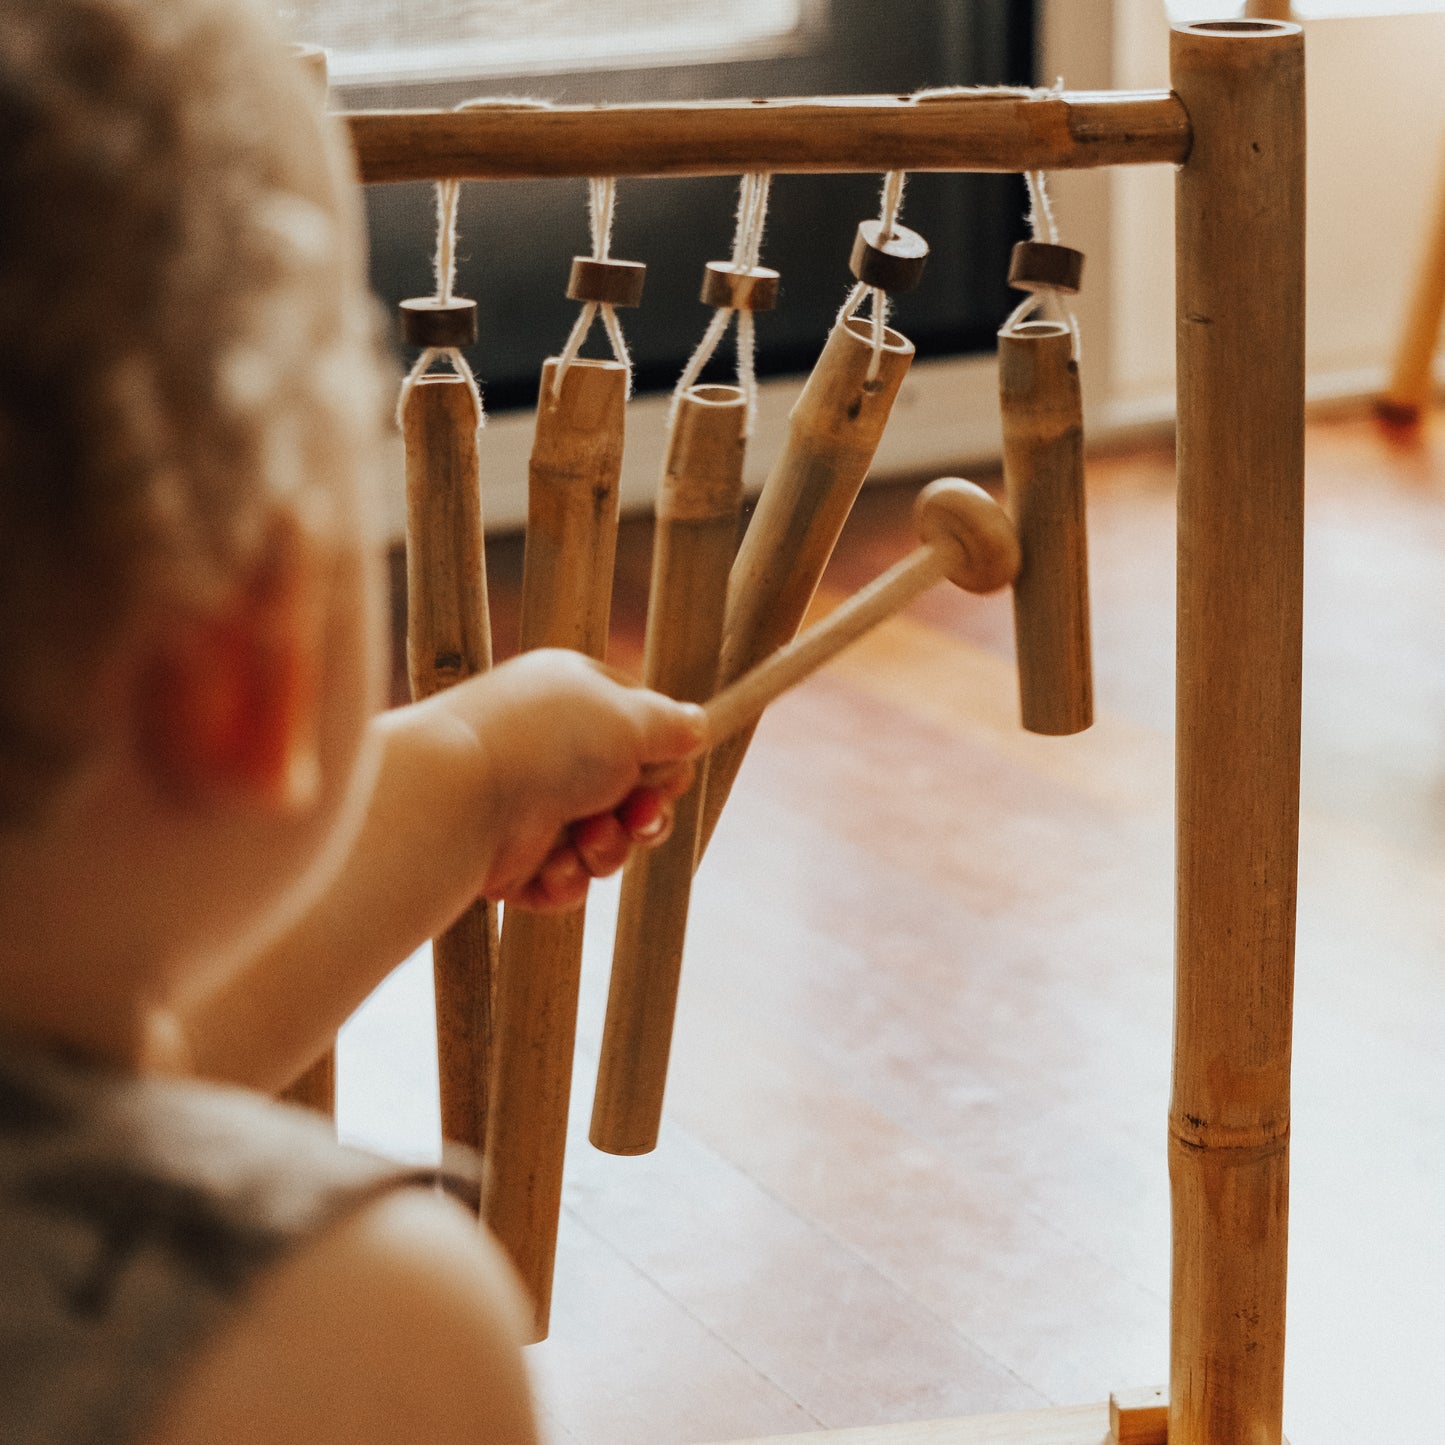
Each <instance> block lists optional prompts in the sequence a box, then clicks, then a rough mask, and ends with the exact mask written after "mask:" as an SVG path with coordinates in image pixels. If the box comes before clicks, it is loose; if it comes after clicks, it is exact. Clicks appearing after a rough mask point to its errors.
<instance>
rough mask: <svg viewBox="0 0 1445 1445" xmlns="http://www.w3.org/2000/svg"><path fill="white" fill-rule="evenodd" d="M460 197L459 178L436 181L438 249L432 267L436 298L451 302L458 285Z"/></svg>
mask: <svg viewBox="0 0 1445 1445" xmlns="http://www.w3.org/2000/svg"><path fill="white" fill-rule="evenodd" d="M461 198H462V186H461V182H460V181H438V182H437V249H436V259H435V261H434V262H433V263H432V269H433V272H434V273H435V276H436V288H437V297H438V299H439V300H442V301H450V300H451V299H452V293H453V291H454V290H455V289H456V284H457V211H458V209H459V203H460V201H461Z"/></svg>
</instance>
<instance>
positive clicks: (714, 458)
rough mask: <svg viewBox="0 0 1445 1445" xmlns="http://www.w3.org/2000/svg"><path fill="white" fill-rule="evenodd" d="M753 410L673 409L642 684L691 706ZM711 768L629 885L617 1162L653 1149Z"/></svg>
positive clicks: (630, 870)
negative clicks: (705, 788)
mask: <svg viewBox="0 0 1445 1445" xmlns="http://www.w3.org/2000/svg"><path fill="white" fill-rule="evenodd" d="M747 411H748V403H747V397H746V396H745V394H744V393H743V392H742V391H741V390H739V389H738V388H737V387H733V386H694V387H692V388H690V389H689V390H688V391H687V392H685V393H684V394H683V395H682V397H681V398H680V399H679V401H678V404H677V412H676V414H675V416H674V419H673V424H672V430H671V435H670V437H669V442H668V450H667V459H666V462H665V463H664V466H663V478H662V488H661V491H660V493H659V496H658V503H657V530H656V533H655V537H654V541H653V553H652V584H651V593H650V597H649V601H648V608H647V636H646V641H645V643H644V651H643V663H642V680H643V682H644V683H645V684H646V685H647V686H648V687H651V688H654V689H656V690H657V691H659V692H664V693H666V694H667V695H668V696H669V697H675V698H678V699H680V700H682V701H684V702H705V701H706V700H707V699H708V698H709V697H710V696H711V695H712V692H713V688H714V686H715V685H716V682H717V669H718V652H719V649H720V647H721V643H722V618H723V606H724V603H725V601H726V598H727V584H728V572H729V569H730V568H731V566H732V561H733V555H734V552H735V551H736V549H737V530H738V513H739V510H740V508H741V505H742V490H743V448H744V430H745V427H746V424H747ZM704 772H705V768H702V767H700V768H699V770H698V778H697V781H696V782H695V783H694V784H693V786H692V787H691V788H690V789H689V790H688V792H686V793H685V794H684V795H683V796H682V797H681V798H679V799H678V800H677V803H676V806H675V810H674V815H673V830H672V834H671V836H670V837H669V838H668V839H667V840H666V842H664V843H662V844H661V845H659V846H658V847H656V848H653V849H640V850H638V851H637V852H635V853H634V854H633V855H632V857H631V858H630V859H629V860H628V863H627V867H626V869H625V871H624V872H623V876H622V894H621V898H620V901H619V905H618V916H617V935H616V942H615V944H614V947H613V954H612V978H611V985H610V989H609V992H608V997H607V1019H606V1024H605V1026H604V1028H603V1034H602V1054H601V1059H600V1061H599V1064H598V1070H597V1092H596V1094H595V1096H594V1099H593V1104H592V1130H591V1139H592V1143H593V1144H594V1145H596V1147H597V1148H599V1149H603V1150H606V1151H607V1152H608V1153H609V1154H646V1153H647V1152H649V1151H650V1150H651V1149H653V1148H655V1147H656V1145H657V1134H658V1129H659V1126H660V1123H661V1119H662V1096H663V1091H664V1088H665V1085H666V1082H667V1060H668V1055H669V1053H670V1052H671V1048H672V1029H673V1016H674V1014H675V1012H676V1008H677V992H678V982H679V978H680V975H681V970H682V947H683V939H684V937H685V935H686V932H687V910H688V900H689V895H690V893H691V890H692V873H693V864H694V860H695V856H696V852H697V832H698V823H699V820H700V817H701V811H700V810H701V799H702V791H703V778H704Z"/></svg>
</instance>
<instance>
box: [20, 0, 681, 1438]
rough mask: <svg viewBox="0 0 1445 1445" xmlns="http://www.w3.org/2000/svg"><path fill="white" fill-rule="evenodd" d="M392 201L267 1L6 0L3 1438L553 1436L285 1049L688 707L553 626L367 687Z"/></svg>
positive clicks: (497, 887)
mask: <svg viewBox="0 0 1445 1445" xmlns="http://www.w3.org/2000/svg"><path fill="white" fill-rule="evenodd" d="M359 216H360V211H359V202H358V195H357V191H356V188H355V186H354V184H353V183H352V180H351V178H350V174H349V166H348V161H347V157H346V154H345V148H344V145H343V144H342V142H341V140H340V137H339V136H338V134H337V133H336V132H335V129H334V128H333V126H332V125H330V124H329V123H327V122H326V121H325V120H324V119H323V118H322V117H321V116H320V115H319V114H318V113H317V107H316V105H315V96H314V94H313V93H312V92H311V89H310V83H309V81H308V80H307V79H306V77H305V76H304V75H303V74H302V73H301V71H300V69H299V67H297V66H296V65H295V63H294V62H293V61H292V60H291V58H290V57H289V55H288V54H287V53H286V51H285V48H284V47H283V46H282V44H281V43H280V41H279V40H278V38H277V36H276V35H275V34H274V33H273V30H272V27H271V26H270V24H269V23H268V21H267V20H266V19H265V18H264V17H263V16H262V15H260V14H259V13H258V12H257V11H256V10H255V8H254V5H252V4H250V3H248V0H0V1440H4V1441H5V1442H7V1445H42V1442H44V1445H61V1442H64V1445H130V1442H144V1445H202V1442H204V1445H241V1442H245V1445H291V1442H295V1445H301V1442H305V1445H331V1442H335V1445H342V1442H345V1445H371V1442H377V1445H380V1442H388V1445H391V1442H412V1441H415V1442H419V1445H420V1442H426V1445H449V1442H453V1441H455V1442H462V1441H466V1442H468V1445H492V1442H509V1445H511V1442H518V1445H521V1442H529V1441H532V1440H534V1439H535V1438H536V1437H535V1428H534V1424H533V1420H532V1414H531V1409H530V1405H529V1402H528V1398H527V1390H526V1384H525V1376H524V1372H523V1367H522V1363H521V1356H520V1352H519V1350H518V1347H517V1343H516V1342H517V1339H518V1338H519V1323H518V1304H517V1300H516V1298H515V1291H514V1286H513V1284H512V1282H511V1279H510V1276H509V1274H508V1272H507V1270H506V1268H505V1266H504V1265H503V1264H502V1263H501V1261H500V1259H499V1257H498V1255H497V1253H496V1252H495V1250H494V1248H493V1247H492V1246H491V1245H490V1244H489V1242H488V1241H487V1240H486V1239H485V1237H484V1236H483V1235H481V1234H480V1233H479V1231H478V1229H477V1226H476V1224H475V1222H474V1221H473V1220H472V1219H471V1218H470V1217H469V1216H468V1215H467V1214H466V1213H465V1212H464V1211H463V1210H462V1209H461V1208H460V1207H459V1206H457V1205H455V1204H453V1203H451V1202H450V1201H448V1200H447V1199H446V1198H445V1197H444V1196H443V1195H442V1194H440V1193H438V1192H437V1191H436V1189H435V1188H426V1189H418V1188H408V1187H405V1186H407V1185H411V1184H415V1183H417V1182H419V1181H418V1179H417V1176H416V1175H415V1172H412V1173H408V1172H407V1171H404V1170H401V1169H399V1168H397V1167H396V1166H393V1165H390V1164H388V1163H386V1162H384V1161H382V1160H378V1159H373V1158H371V1157H369V1156H366V1155H363V1154H360V1153H356V1152H352V1151H348V1150H344V1149H342V1148H340V1147H339V1146H337V1145H336V1144H335V1143H333V1142H332V1141H331V1140H330V1138H329V1131H328V1130H327V1128H326V1127H325V1125H324V1124H323V1123H322V1122H321V1121H319V1120H317V1119H314V1118H313V1117H311V1116H309V1115H307V1114H305V1113H304V1112H302V1111H299V1110H292V1109H288V1108H285V1107H283V1106H280V1105H276V1104H273V1103H271V1102H269V1101H268V1100H267V1098H266V1097H265V1094H266V1093H269V1092H273V1091H275V1090H276V1089H278V1088H279V1087H281V1086H283V1085H284V1084H286V1083H287V1082H288V1081H289V1080H290V1079H292V1078H294V1077H295V1076H296V1075H297V1074H298V1073H299V1072H300V1071H301V1070H302V1069H304V1068H305V1067H306V1066H307V1065H308V1064H309V1063H310V1062H311V1061H313V1060H314V1059H315V1058H316V1057H318V1056H319V1054H320V1053H321V1052H322V1050H323V1049H324V1047H325V1046H326V1044H327V1042H328V1041H329V1039H330V1037H331V1035H332V1034H333V1032H334V1030H335V1029H336V1028H337V1026H338V1025H339V1024H340V1023H341V1022H342V1021H343V1019H344V1018H345V1017H346V1016H347V1015H348V1014H349V1013H350V1012H351V1010H352V1009H353V1008H354V1007H355V1006H356V1005H357V1004H358V1003H359V1002H360V1001H361V999H362V998H364V997H365V995H366V994H367V993H368V992H369V991H370V990H371V989H372V988H373V987H374V986H375V985H376V984H377V983H378V982H379V981H380V980H381V978H382V977H383V976H384V975H385V974H386V973H387V971H388V970H389V969H390V968H392V967H393V966H394V965H395V964H396V963H397V962H398V961H399V960H401V959H402V958H403V957H405V956H406V955H407V953H409V952H410V951H411V950H412V949H413V948H415V947H416V946H417V945H418V944H420V943H421V942H422V941H423V940H424V939H426V938H427V937H429V936H431V935H432V934H434V933H436V932H438V931H440V930H441V929H443V928H444V927H445V926H446V925H447V924H448V923H449V922H450V921H451V920H452V919H453V918H454V917H456V916H457V915H458V914H459V913H460V912H461V911H462V910H463V909H464V908H465V907H466V906H467V904H468V903H469V902H470V901H471V900H472V899H473V898H475V897H477V896H479V895H481V896H487V897H492V898H497V899H501V900H504V901H505V902H506V903H508V904H509V905H510V906H521V907H537V908H567V907H572V906H576V905H577V904H578V903H579V902H580V901H581V899H582V898H583V896H584V894H585V891H586V888H587V884H588V881H589V879H590V878H592V877H596V876H600V875H602V874H606V873H609V872H612V871H613V870H615V869H616V868H618V867H619V866H620V865H621V863H622V862H623V860H624V859H625V857H626V856H627V853H628V852H629V850H630V849H631V848H632V847H633V846H634V844H636V843H638V842H643V843H646V842H655V841H657V840H658V839H660V837H661V836H662V835H663V833H664V832H665V831H666V828H667V827H668V825H669V818H670V810H671V802H672V800H673V799H674V798H675V797H677V796H678V795H679V794H680V793H681V792H682V790H683V789H684V788H685V787H686V786H687V784H688V783H689V781H690V778H691V772H692V763H691V759H692V758H693V757H694V756H695V755H696V753H697V752H698V751H699V749H700V747H701V744H702V720H701V714H700V712H699V710H698V709H696V708H692V707H686V706H683V705H680V704H677V703H673V702H670V701H668V700H667V699H665V698H662V697H659V696H657V695H655V694H653V693H649V692H646V691H643V690H641V689H638V688H633V687H629V686H626V685H624V684H622V683H621V682H620V681H618V680H616V679H614V678H613V677H611V676H610V675H609V674H607V673H606V671H605V670H604V669H601V668H599V667H596V666H594V665H592V664H590V663H588V662H586V661H584V660H582V659H581V658H578V657H576V656H574V655H571V654H565V653H556V652H544V653H534V654H530V655H528V656H525V657H522V658H520V659H517V660H515V661H513V662H510V663H507V664H505V665H504V666H502V667H500V668H498V669H496V671H495V672H493V673H492V674H490V675H488V676H487V677H485V678H481V679H476V680H474V681H472V682H470V683H466V684H463V685H462V686H460V687H457V688H455V689H453V690H451V691H449V692H447V693H445V694H442V695H440V696H437V697H435V698H432V699H430V700H429V701H427V702H424V703H421V704H418V705H416V706H412V707H408V708H403V709H400V710H397V711H395V712H391V713H386V714H381V715H378V714H377V711H376V706H377V700H378V694H379V687H380V677H381V673H382V668H381V666H380V665H379V663H380V654H381V628H380V625H379V619H380V614H381V608H380V592H381V589H380V574H379V570H378V566H377V558H376V556H375V555H374V549H373V548H372V547H371V546H370V545H369V543H368V538H367V532H368V527H369V525H370V524H369V515H370V514H369V510H368V500H369V488H370V486H371V485H372V478H371V471H372V468H373V465H374V462H373V459H374V458H375V457H376V455H377V454H378V451H379V450H380V447H379V439H380V434H381V428H382V426H383V425H384V424H385V423H384V418H385V417H386V415H387V411H388V407H389V404H390V401H391V397H390V392H391V390H392V386H393V378H392V377H391V376H390V374H389V373H388V370H387V368H386V367H384V366H383V365H381V364H380V362H379V360H378V350H377V347H376V344H375V339H374V331H375V319H374V316H373V310H372V304H371V302H370V301H369V300H368V298H367V295H366V291H365V282H364V259H363V246H362V239H361V232H360V219H359ZM644 768H645V769H647V778H648V780H649V781H648V786H646V787H643V786H642V785H641V780H642V777H643V770H644ZM420 1182H428V1183H429V1182H430V1181H420Z"/></svg>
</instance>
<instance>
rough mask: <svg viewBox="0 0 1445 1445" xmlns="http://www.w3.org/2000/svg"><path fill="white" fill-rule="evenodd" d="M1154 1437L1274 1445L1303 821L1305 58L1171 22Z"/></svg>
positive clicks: (1252, 29) (1282, 41)
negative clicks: (1173, 634) (1163, 1372)
mask: <svg viewBox="0 0 1445 1445" xmlns="http://www.w3.org/2000/svg"><path fill="white" fill-rule="evenodd" d="M1171 62H1172V76H1173V83H1174V89H1175V91H1176V92H1177V94H1178V95H1179V97H1180V99H1181V100H1182V101H1183V103H1184V105H1185V107H1186V109H1187V110H1188V112H1189V118H1190V122H1191V124H1192V127H1193V131H1194V145H1193V149H1192V150H1191V152H1190V155H1189V159H1188V161H1187V162H1186V163H1185V165H1184V166H1182V167H1181V168H1180V170H1179V172H1178V174H1177V179H1176V191H1175V196H1176V224H1177V246H1178V251H1177V259H1176V265H1177V273H1176V275H1177V281H1176V288H1177V289H1176V298H1177V308H1178V316H1177V337H1178V361H1179V573H1178V592H1179V617H1178V663H1177V666H1178V698H1177V709H1178V735H1177V749H1178V763H1177V775H1176V776H1177V781H1176V787H1177V841H1178V855H1177V856H1178V862H1177V868H1178V873H1177V892H1176V909H1177V914H1176V987H1175V1029H1174V1081H1173V1098H1172V1100H1171V1104H1170V1118H1169V1161H1170V1184H1171V1194H1172V1210H1173V1290H1172V1301H1171V1365H1170V1388H1169V1440H1170V1445H1241V1442H1246V1441H1247V1442H1249V1445H1279V1442H1280V1439H1281V1413H1282V1399H1283V1376H1284V1312H1285V1263H1286V1235H1287V1219H1288V1169H1289V1086H1290V1028H1291V1012H1292V993H1293V981H1294V980H1293V973H1294V964H1293V954H1294V928H1295V878H1296V860H1297V852H1298V822H1299V737H1300V633H1301V612H1302V603H1301V596H1302V585H1303V561H1302V552H1303V502H1304V495H1303V493H1304V487H1303V482H1304V47H1303V40H1302V36H1301V33H1300V30H1299V27H1298V26H1294V25H1287V24H1279V23H1268V22H1256V21H1235V22H1218V23H1200V24H1194V25H1181V26H1178V27H1176V28H1175V29H1174V31H1173V34H1172V40H1171Z"/></svg>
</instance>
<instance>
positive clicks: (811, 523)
mask: <svg viewBox="0 0 1445 1445" xmlns="http://www.w3.org/2000/svg"><path fill="white" fill-rule="evenodd" d="M912 360H913V343H912V342H911V341H909V340H908V339H907V338H906V337H904V336H902V335H900V334H899V333H898V332H896V331H894V330H893V329H892V328H885V330H884V341H883V347H882V352H881V355H880V358H879V362H880V364H879V367H878V373H877V376H876V377H874V379H873V380H871V381H870V380H869V376H868V373H869V369H870V366H871V364H872V361H873V341H872V328H871V327H870V325H869V323H868V322H867V321H863V320H860V319H859V318H857V317H850V318H848V319H847V320H843V321H839V322H838V323H837V324H836V325H835V326H834V327H833V330H832V332H831V333H830V334H829V336H828V340H827V343H826V344H825V346H824V347H823V353H822V355H821V356H820V357H819V358H818V361H817V364H816V365H815V366H814V367H813V371H812V374H811V375H810V376H809V377H808V380H807V383H806V385H805V386H804V387H803V391H802V394H801V395H800V396H799V397H798V400H797V403H796V404H795V405H794V407H793V411H792V415H791V416H790V417H789V418H788V439H787V442H786V444H785V445H784V447H783V450H782V452H781V453H780V455H779V457H778V460H777V462H776V463H775V464H774V466H773V469H772V471H771V473H770V474H769V475H768V478H767V481H766V482H765V483H764V484H763V490H762V495H761V496H760V497H759V498H758V505H757V509H756V510H755V511H754V513H753V518H752V521H751V522H750V523H749V524H748V529H747V531H746V532H745V533H744V535H743V540H742V545H741V547H740V548H739V549H738V556H737V560H736V562H734V564H733V570H732V576H731V578H730V580H729V582H728V600H727V612H726V614H725V617H724V622H723V643H722V654H721V659H720V662H719V667H718V683H719V686H721V685H723V684H726V683H729V682H732V681H733V680H734V679H735V678H738V677H741V676H742V674H743V673H745V672H746V671H748V669H749V668H751V667H752V666H754V664H756V663H758V662H761V661H762V659H763V658H765V657H766V656H767V655H768V654H769V653H770V652H773V651H774V650H775V649H777V648H779V647H781V646H782V645H783V644H784V643H785V642H787V641H789V640H790V639H791V638H792V637H793V635H794V634H795V633H796V632H797V630H798V627H799V625H800V624H801V623H802V621H803V616H804V614H805V613H806V612H807V610H808V604H809V603H810V602H811V601H812V600H813V594H814V592H816V591H817V589H818V583H819V581H820V580H821V579H822V576H823V569H824V568H825V567H826V566H827V564H828V559H829V558H830V557H831V556H832V555H833V548H834V546H835V545H836V543H837V541H838V536H839V534H840V533H841V532H842V530H843V524H844V522H846V521H847V520H848V513H849V512H850V511H851V510H852V507H853V503H854V501H855V500H856V498H857V496H858V490H859V488H860V487H861V486H862V485H863V479H864V478H865V477H866V476H867V474H868V468H869V467H870V466H871V465H872V464H873V456H874V453H875V452H876V451H877V449H878V443H879V442H880V441H881V440H882V437H883V428H884V426H885V425H886V424H887V421H888V415H889V413H890V412H891V411H892V409H893V402H894V399H895V398H896V397H897V395H898V389H899V387H901V386H902V385H903V378H904V376H906V375H907V373H908V366H909V363H910V362H911V361H912ZM751 739H752V728H747V729H744V730H743V731H742V732H740V733H738V734H736V735H734V736H733V737H731V738H729V739H728V740H727V741H726V742H724V743H723V744H721V745H720V746H719V747H717V748H716V749H714V751H713V753H712V756H711V758H710V760H709V762H708V772H707V791H706V794H705V795H704V800H703V816H702V830H701V833H700V835H699V841H698V854H699V857H700V856H701V854H702V852H703V850H704V849H705V848H706V847H707V844H708V840H709V839H710V838H711V837H712V833H713V829H714V828H715V827H716V826H717V820H718V817H719V815H720V814H721V812H722V809H723V805H724V804H725V803H726V802H727V798H728V793H729V792H730V791H731V789H732V785H733V780H734V779H735V778H736V777H737V773H738V769H739V768H740V767H741V766H742V761H743V757H744V755H745V754H746V752H747V748H748V743H749V742H750V741H751Z"/></svg>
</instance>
